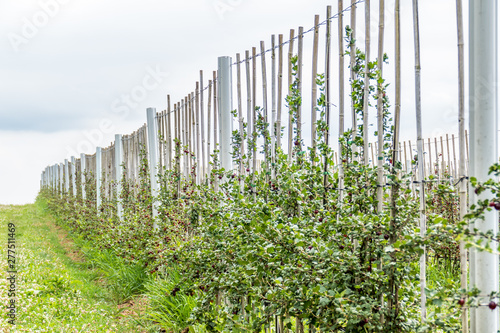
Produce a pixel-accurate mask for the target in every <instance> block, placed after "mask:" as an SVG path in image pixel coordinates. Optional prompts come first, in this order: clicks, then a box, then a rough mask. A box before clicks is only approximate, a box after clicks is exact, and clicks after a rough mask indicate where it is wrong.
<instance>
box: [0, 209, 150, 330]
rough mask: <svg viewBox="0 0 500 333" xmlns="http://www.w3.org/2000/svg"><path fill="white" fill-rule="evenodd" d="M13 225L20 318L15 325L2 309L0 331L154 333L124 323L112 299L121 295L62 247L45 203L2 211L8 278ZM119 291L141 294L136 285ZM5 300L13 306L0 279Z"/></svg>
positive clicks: (129, 321)
mask: <svg viewBox="0 0 500 333" xmlns="http://www.w3.org/2000/svg"><path fill="white" fill-rule="evenodd" d="M8 223H14V224H15V227H16V232H15V237H16V270H17V281H16V283H17V288H16V296H17V299H16V304H17V318H16V326H12V325H10V324H9V323H8V317H7V311H6V310H5V307H2V308H3V309H4V310H3V311H2V313H1V314H0V331H2V332H7V331H9V329H10V331H11V332H154V331H155V330H153V329H151V328H150V329H146V328H143V327H141V326H142V323H141V322H140V320H138V319H136V318H132V317H130V318H128V317H127V318H121V319H120V317H121V316H119V313H120V310H119V307H118V306H117V305H116V303H117V302H113V300H114V299H115V300H116V299H117V294H119V295H120V292H121V291H116V290H113V288H105V287H103V283H102V281H103V276H102V271H101V270H98V269H92V267H91V266H92V265H89V262H86V261H83V260H82V261H81V262H79V261H75V260H74V259H75V258H73V259H72V258H70V257H69V256H68V249H69V248H70V247H71V243H65V246H63V245H61V242H60V240H59V238H58V235H57V231H56V230H55V227H54V218H53V217H52V216H51V215H50V214H49V213H48V211H47V210H46V208H45V206H44V204H43V203H42V202H37V203H36V204H32V205H25V206H3V207H1V208H0V241H1V242H2V243H3V244H4V245H3V246H1V247H0V255H1V256H2V259H1V260H0V265H1V269H2V271H3V272H4V276H6V274H7V273H6V272H7V270H8V267H7V246H6V244H7V239H8V230H7V226H8ZM73 257H74V256H73ZM117 274H119V273H117ZM108 277H109V276H108ZM111 278H112V276H111ZM112 282H119V281H112ZM104 284H106V283H104ZM112 284H113V283H112ZM116 288H125V289H127V290H128V291H127V292H129V295H128V297H127V298H130V297H131V295H132V294H134V292H136V291H137V290H135V289H134V286H125V287H123V286H120V287H116ZM116 288H115V289H116ZM130 290H132V291H130ZM0 300H1V302H2V304H7V302H9V297H8V295H7V280H6V279H5V278H2V279H0Z"/></svg>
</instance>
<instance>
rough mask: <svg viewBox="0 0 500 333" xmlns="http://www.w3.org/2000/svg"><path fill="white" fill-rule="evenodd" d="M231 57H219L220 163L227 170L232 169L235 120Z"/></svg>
mask: <svg viewBox="0 0 500 333" xmlns="http://www.w3.org/2000/svg"><path fill="white" fill-rule="evenodd" d="M231 62H232V60H231V57H219V58H218V71H217V73H218V78H217V81H219V84H218V88H219V89H218V97H219V107H218V109H219V112H218V115H219V128H220V130H219V133H220V140H219V142H220V163H221V167H222V168H224V169H225V170H226V171H230V170H232V169H233V168H232V165H233V163H232V157H231V136H232V133H233V121H232V117H231V110H232V109H233V95H232V91H233V90H232V77H233V76H232V72H231Z"/></svg>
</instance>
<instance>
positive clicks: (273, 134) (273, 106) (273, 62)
mask: <svg viewBox="0 0 500 333" xmlns="http://www.w3.org/2000/svg"><path fill="white" fill-rule="evenodd" d="M271 49H272V51H271V77H272V78H271V109H272V112H271V126H270V128H271V179H273V180H274V179H275V178H276V171H275V170H276V169H275V167H274V163H275V160H276V135H277V133H278V132H277V131H276V50H275V49H276V36H275V35H272V36H271ZM276 318H277V317H276ZM276 320H277V319H276Z"/></svg>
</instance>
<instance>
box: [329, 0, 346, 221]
mask: <svg viewBox="0 0 500 333" xmlns="http://www.w3.org/2000/svg"><path fill="white" fill-rule="evenodd" d="M331 11H332V10H331V7H330V6H328V7H327V14H326V15H327V16H328V19H330V17H331V16H332V13H331ZM343 11H344V0H339V2H338V12H339V13H340V14H339V18H338V23H339V24H338V34H339V37H338V40H339V135H338V150H339V151H338V156H339V160H338V163H337V165H338V167H339V183H338V188H339V189H341V190H340V191H339V203H342V200H343V196H344V192H343V191H342V189H343V188H344V166H343V164H342V161H341V159H342V153H343V151H342V144H341V143H340V139H341V138H342V136H343V135H344V132H345V129H344V107H345V105H344V94H345V92H344V85H345V82H344V81H345V79H344V66H345V64H344V14H343ZM329 24H330V20H328V23H327V45H328V46H327V50H328V51H327V53H328V54H329V49H330V25H329ZM328 64H329V56H328V57H327V75H328V76H327V78H326V91H327V94H326V113H327V116H326V119H327V121H329V120H330V94H329V92H330V80H329V78H330V73H329V65H328ZM325 164H326V163H325ZM325 168H326V165H325ZM325 178H326V175H325ZM325 187H326V182H325ZM337 218H339V216H337Z"/></svg>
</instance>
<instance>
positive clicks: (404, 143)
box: [403, 141, 408, 172]
mask: <svg viewBox="0 0 500 333" xmlns="http://www.w3.org/2000/svg"><path fill="white" fill-rule="evenodd" d="M403 146H404V150H405V172H408V157H407V156H406V141H403Z"/></svg>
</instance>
